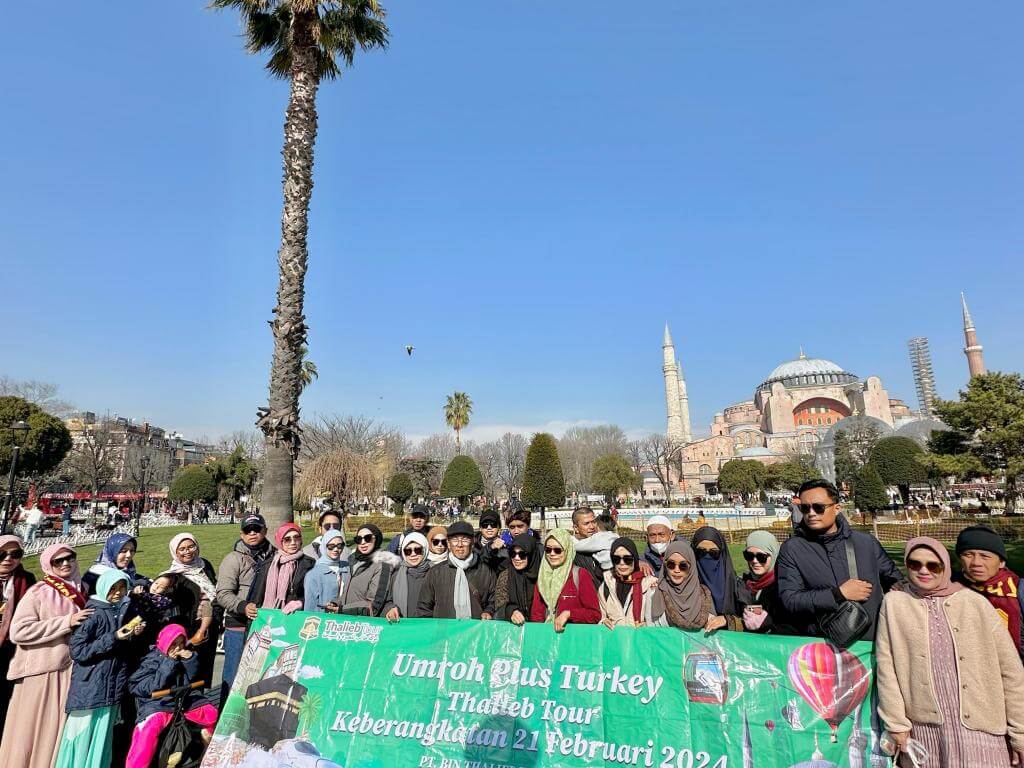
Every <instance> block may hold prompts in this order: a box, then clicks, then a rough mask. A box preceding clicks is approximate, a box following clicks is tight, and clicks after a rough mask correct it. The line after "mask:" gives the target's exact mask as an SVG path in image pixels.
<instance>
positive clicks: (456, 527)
mask: <svg viewBox="0 0 1024 768" xmlns="http://www.w3.org/2000/svg"><path fill="white" fill-rule="evenodd" d="M453 536H469V538H473V526H472V525H470V524H469V523H467V522H466V521H465V520H459V521H458V522H455V523H452V524H451V525H449V526H448V538H449V539H450V538H452V537H453Z"/></svg>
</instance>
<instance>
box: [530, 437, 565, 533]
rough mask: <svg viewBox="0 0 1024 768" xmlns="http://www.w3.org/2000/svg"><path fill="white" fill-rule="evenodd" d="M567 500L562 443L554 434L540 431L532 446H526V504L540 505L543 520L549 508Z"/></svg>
mask: <svg viewBox="0 0 1024 768" xmlns="http://www.w3.org/2000/svg"><path fill="white" fill-rule="evenodd" d="M564 503H565V476H564V475H563V474H562V462H561V461H559V460H558V446H557V445H556V444H555V438H554V437H552V436H551V435H549V434H547V433H546V432H540V433H538V434H536V435H534V436H533V439H532V440H531V441H530V447H529V448H527V449H526V465H525V467H524V469H523V504H525V505H526V506H528V507H540V519H541V523H543V522H544V508H545V507H557V506H561V505H562V504H564Z"/></svg>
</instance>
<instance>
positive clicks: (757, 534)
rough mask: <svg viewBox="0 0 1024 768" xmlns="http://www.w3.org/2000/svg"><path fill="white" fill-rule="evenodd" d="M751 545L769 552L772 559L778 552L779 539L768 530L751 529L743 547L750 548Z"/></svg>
mask: <svg viewBox="0 0 1024 768" xmlns="http://www.w3.org/2000/svg"><path fill="white" fill-rule="evenodd" d="M751 547H757V548H758V549H760V550H762V551H764V552H768V553H770V554H771V556H772V559H774V558H775V556H776V555H778V554H779V540H778V539H776V538H775V537H774V536H772V535H771V534H770V533H769V532H768V531H752V532H751V534H750V535H749V536H747V543H746V544H745V545H744V548H745V549H750V548H751Z"/></svg>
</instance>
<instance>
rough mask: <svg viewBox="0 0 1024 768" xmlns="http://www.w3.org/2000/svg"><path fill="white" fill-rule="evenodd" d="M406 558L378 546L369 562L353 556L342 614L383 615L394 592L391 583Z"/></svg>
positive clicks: (343, 597) (350, 561)
mask: <svg viewBox="0 0 1024 768" xmlns="http://www.w3.org/2000/svg"><path fill="white" fill-rule="evenodd" d="M401 564H402V558H400V557H399V556H398V555H393V554H391V553H390V552H388V551H387V550H381V549H378V550H377V551H376V552H374V553H373V555H372V556H371V557H370V560H369V562H367V561H365V560H364V561H359V560H355V559H350V560H349V562H348V568H349V580H348V583H347V584H346V585H345V591H344V592H343V593H342V595H341V613H347V614H353V615H357V616H380V615H381V612H382V611H383V610H384V606H385V605H386V604H387V601H388V598H389V596H390V595H391V582H392V581H393V580H394V578H395V571H397V570H398V566H400V565H401Z"/></svg>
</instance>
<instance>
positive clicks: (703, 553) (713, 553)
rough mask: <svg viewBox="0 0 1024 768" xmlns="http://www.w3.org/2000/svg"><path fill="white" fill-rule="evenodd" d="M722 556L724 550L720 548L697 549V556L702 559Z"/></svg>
mask: <svg viewBox="0 0 1024 768" xmlns="http://www.w3.org/2000/svg"><path fill="white" fill-rule="evenodd" d="M721 556H722V550H720V549H698V550H697V557H699V558H701V559H702V560H706V559H708V558H710V559H712V560H717V559H718V558H720V557H721Z"/></svg>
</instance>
